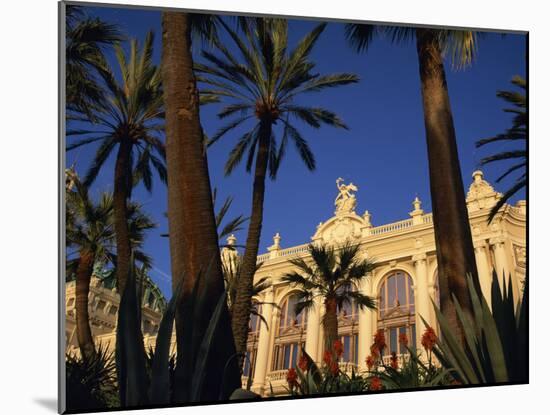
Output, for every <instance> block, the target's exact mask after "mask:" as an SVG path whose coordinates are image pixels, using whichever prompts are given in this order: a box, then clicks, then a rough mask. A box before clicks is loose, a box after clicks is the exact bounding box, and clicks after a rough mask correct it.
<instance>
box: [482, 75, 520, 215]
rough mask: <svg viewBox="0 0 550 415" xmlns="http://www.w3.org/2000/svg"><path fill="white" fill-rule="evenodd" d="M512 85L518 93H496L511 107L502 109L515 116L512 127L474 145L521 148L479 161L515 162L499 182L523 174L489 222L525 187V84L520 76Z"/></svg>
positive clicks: (494, 209) (499, 204)
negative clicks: (513, 174) (494, 144)
mask: <svg viewBox="0 0 550 415" xmlns="http://www.w3.org/2000/svg"><path fill="white" fill-rule="evenodd" d="M512 84H514V85H515V86H517V87H518V88H520V90H521V91H520V92H515V91H514V92H513V91H498V92H497V97H499V98H502V99H503V100H504V101H506V103H508V104H510V105H513V106H514V107H512V108H506V109H504V111H505V112H509V113H512V114H515V116H514V119H513V121H512V127H511V128H508V129H507V130H506V131H505V132H504V133H502V134H498V135H496V136H494V137H490V138H484V139H482V140H479V141H478V142H477V143H476V147H478V148H479V147H482V146H485V145H487V144H492V143H500V142H503V141H504V142H514V143H516V142H517V143H518V144H520V145H521V148H519V149H517V150H509V151H501V152H500V153H497V154H494V155H492V156H488V157H485V158H483V159H482V160H481V164H482V165H485V164H489V163H493V162H495V161H501V160H516V161H517V162H518V163H517V164H514V165H513V166H511V167H510V168H508V170H506V171H505V172H504V173H503V174H502V175H501V176H500V177H499V178H498V179H497V180H496V181H497V182H500V181H501V180H502V179H504V178H505V177H506V176H508V175H509V174H510V173H513V172H515V171H516V170H520V171H523V173H522V174H521V175H520V176H519V177H518V178H517V179H516V182H515V183H514V184H513V185H512V186H511V187H510V188H509V189H508V190H506V192H504V194H503V195H502V198H501V199H500V200H499V201H498V202H497V203H496V205H495V206H494V207H493V208H492V209H491V212H490V213H489V222H491V221H492V220H493V218H494V217H495V215H496V214H497V212H498V210H499V209H500V208H501V207H502V206H504V204H505V203H506V202H507V201H508V200H510V198H511V197H512V196H513V195H515V194H516V193H517V192H519V191H520V190H521V189H523V188H525V186H527V173H526V172H525V168H526V167H527V148H526V147H527V100H526V98H525V90H526V89H527V82H526V81H525V79H523V78H522V77H521V76H515V77H514V78H513V79H512Z"/></svg>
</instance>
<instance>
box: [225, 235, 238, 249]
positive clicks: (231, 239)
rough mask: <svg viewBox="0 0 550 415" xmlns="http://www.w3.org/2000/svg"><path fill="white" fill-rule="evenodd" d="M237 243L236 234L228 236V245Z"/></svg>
mask: <svg viewBox="0 0 550 415" xmlns="http://www.w3.org/2000/svg"><path fill="white" fill-rule="evenodd" d="M236 243H237V238H235V235H234V234H231V235H229V237H228V238H227V245H229V246H235V244H236Z"/></svg>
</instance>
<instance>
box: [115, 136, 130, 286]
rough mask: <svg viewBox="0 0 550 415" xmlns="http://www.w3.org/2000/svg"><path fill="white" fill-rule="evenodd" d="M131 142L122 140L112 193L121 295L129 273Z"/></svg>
mask: <svg viewBox="0 0 550 415" xmlns="http://www.w3.org/2000/svg"><path fill="white" fill-rule="evenodd" d="M131 152H132V142H131V141H130V140H129V139H122V140H121V142H120V144H119V147H118V154H117V158H116V164H115V185H114V192H113V211H114V212H113V215H114V227H115V234H116V251H117V261H116V275H117V290H118V292H119V293H120V295H122V293H123V292H124V287H125V286H126V279H127V278H128V272H129V271H130V255H131V246H130V235H129V232H128V199H129V197H130V190H131V186H132V169H131V165H130V164H131V161H130V155H131Z"/></svg>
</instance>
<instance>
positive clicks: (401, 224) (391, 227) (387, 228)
mask: <svg viewBox="0 0 550 415" xmlns="http://www.w3.org/2000/svg"><path fill="white" fill-rule="evenodd" d="M432 223H433V215H432V214H431V213H427V214H425V215H423V216H422V224H424V225H429V224H432ZM413 226H414V223H413V220H412V219H405V220H400V221H398V222H393V223H388V224H386V225H380V226H375V227H373V228H370V235H381V234H385V233H392V232H400V231H402V230H405V229H409V228H412V227H413ZM308 245H309V244H302V245H297V246H292V247H290V248H286V249H281V250H278V251H274V252H267V253H265V254H261V255H258V257H257V262H265V261H268V260H270V259H273V258H281V257H285V256H290V255H297V254H301V253H303V252H307V250H308Z"/></svg>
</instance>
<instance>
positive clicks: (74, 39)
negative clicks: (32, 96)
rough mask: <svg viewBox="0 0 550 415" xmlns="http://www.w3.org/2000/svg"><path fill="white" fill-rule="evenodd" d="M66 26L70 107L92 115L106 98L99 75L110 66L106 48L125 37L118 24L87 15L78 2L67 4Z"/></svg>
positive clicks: (68, 104) (67, 82)
mask: <svg viewBox="0 0 550 415" xmlns="http://www.w3.org/2000/svg"><path fill="white" fill-rule="evenodd" d="M65 29H66V30H65V38H66V42H67V44H66V46H67V47H66V75H67V76H66V90H67V91H66V100H67V109H68V111H69V112H71V113H74V112H76V113H85V114H86V115H87V116H89V117H91V116H92V114H93V108H95V107H96V106H97V105H100V103H102V102H103V101H104V100H105V94H104V92H103V89H102V88H101V85H100V83H99V79H98V76H100V75H101V74H104V71H105V68H106V67H107V62H106V59H105V56H104V53H103V49H104V48H105V47H109V46H112V45H113V44H114V43H116V42H119V41H121V40H122V39H123V37H122V35H121V33H120V31H119V29H118V27H117V26H115V25H112V24H109V23H106V22H103V21H102V20H100V19H98V18H90V17H87V16H86V15H85V13H84V12H83V10H82V8H81V7H79V6H71V5H67V8H66V26H65Z"/></svg>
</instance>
